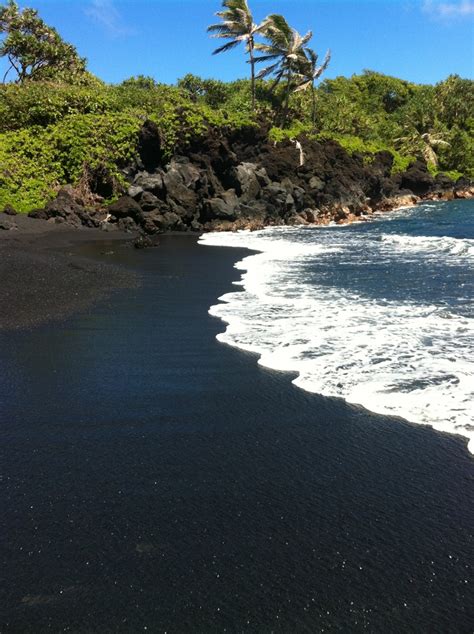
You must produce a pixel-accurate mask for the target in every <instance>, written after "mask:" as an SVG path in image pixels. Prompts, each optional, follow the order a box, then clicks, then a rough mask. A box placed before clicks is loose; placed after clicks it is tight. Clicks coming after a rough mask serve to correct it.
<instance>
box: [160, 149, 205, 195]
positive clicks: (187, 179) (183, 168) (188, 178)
mask: <svg viewBox="0 0 474 634" xmlns="http://www.w3.org/2000/svg"><path fill="white" fill-rule="evenodd" d="M166 170H167V172H175V173H177V174H179V179H180V182H181V183H182V184H183V185H185V186H186V187H188V188H190V189H195V188H196V185H197V183H198V182H199V179H200V176H201V173H200V171H199V169H198V168H197V167H196V166H195V165H193V164H192V163H191V161H190V160H189V158H187V157H186V156H176V157H174V158H173V159H172V160H171V162H170V163H169V165H167V167H166Z"/></svg>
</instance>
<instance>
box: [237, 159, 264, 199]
mask: <svg viewBox="0 0 474 634" xmlns="http://www.w3.org/2000/svg"><path fill="white" fill-rule="evenodd" d="M257 173H259V175H260V180H262V179H263V182H265V180H266V179H264V175H266V171H265V170H263V171H262V170H261V169H259V168H258V166H257V165H255V163H241V164H240V165H237V167H236V168H235V172H234V177H235V183H236V187H235V189H236V190H237V195H238V196H239V197H240V198H241V200H242V202H243V203H247V202H249V201H250V200H255V199H256V198H258V196H259V194H260V190H261V189H262V188H261V186H260V182H259V177H258V176H257ZM267 179H268V176H267ZM268 180H269V179H268Z"/></svg>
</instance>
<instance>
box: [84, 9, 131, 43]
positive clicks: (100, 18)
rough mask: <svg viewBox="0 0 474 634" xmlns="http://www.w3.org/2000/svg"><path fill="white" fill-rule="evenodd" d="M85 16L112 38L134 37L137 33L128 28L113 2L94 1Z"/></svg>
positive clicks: (86, 10) (85, 10)
mask: <svg viewBox="0 0 474 634" xmlns="http://www.w3.org/2000/svg"><path fill="white" fill-rule="evenodd" d="M84 12H85V14H86V15H87V16H88V17H90V18H92V20H94V22H96V23H97V24H100V25H101V26H102V27H103V28H104V29H105V30H106V31H107V32H108V34H109V35H111V36H112V37H120V36H122V35H133V34H134V33H135V31H134V30H133V29H131V28H130V27H128V26H126V25H125V24H124V22H123V18H122V16H121V15H120V12H119V11H118V9H117V7H116V6H115V5H114V3H113V0H92V2H91V3H90V5H89V6H88V7H86V8H85V9H84Z"/></svg>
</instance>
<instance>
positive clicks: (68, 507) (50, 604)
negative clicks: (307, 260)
mask: <svg viewBox="0 0 474 634" xmlns="http://www.w3.org/2000/svg"><path fill="white" fill-rule="evenodd" d="M95 248H96V249H97V251H98V252H99V253H100V251H101V250H102V247H101V246H96V247H95ZM241 256H242V252H239V251H237V250H230V249H229V250H226V249H217V248H207V247H200V246H197V245H196V244H195V243H194V241H193V240H192V239H189V238H163V239H162V243H161V246H160V247H159V248H158V249H152V250H146V251H143V252H138V253H137V252H134V251H133V250H128V251H127V250H124V251H120V253H119V254H118V255H117V256H116V260H115V262H117V263H121V264H125V265H128V266H132V267H137V268H138V269H139V270H140V272H141V275H142V284H141V286H140V287H137V288H130V289H127V290H123V291H120V292H119V293H114V294H112V295H111V296H110V297H109V298H108V300H107V302H99V303H97V304H96V305H95V307H94V308H93V309H91V308H89V309H88V310H87V311H84V312H82V313H78V314H76V315H75V316H73V317H70V318H69V319H68V320H65V321H62V322H56V323H55V324H54V325H44V326H40V327H38V328H36V329H33V330H31V331H29V332H25V331H16V332H8V333H4V334H0V349H1V357H2V358H1V363H2V372H1V373H0V394H1V395H2V397H1V409H0V419H1V432H0V433H1V436H2V437H1V442H0V464H1V477H2V479H1V487H0V508H1V509H2V513H1V515H0V533H1V535H2V540H1V548H2V551H1V557H0V561H1V579H0V593H1V594H0V605H1V608H0V624H1V625H0V631H2V632H34V633H36V632H38V633H41V632H46V631H48V632H49V631H54V632H59V631H70V632H81V633H83V632H100V633H103V632H141V631H146V630H147V631H151V632H225V631H227V632H272V631H274V632H327V631H331V632H336V631H339V632H377V633H380V632H384V633H385V632H397V633H398V632H417V633H420V632H426V633H432V632H456V633H459V632H466V633H467V632H471V631H472V625H473V622H474V621H473V617H474V615H473V606H474V594H473V587H472V584H473V578H472V568H471V565H472V556H473V543H472V532H473V526H474V505H473V501H474V500H473V486H472V485H473V480H474V477H473V476H474V462H473V460H472V456H470V455H469V454H468V452H467V450H466V447H465V443H464V442H463V440H462V439H460V438H457V437H454V436H448V435H443V434H439V433H436V432H434V431H433V430H431V429H429V428H423V427H419V426H413V425H409V424H407V423H404V422H402V421H399V420H396V419H389V418H384V417H381V416H375V415H371V414H369V413H368V412H366V411H364V410H361V409H358V408H356V407H349V406H346V405H345V404H344V403H342V402H339V401H336V400H331V399H324V398H320V397H317V396H313V395H309V394H306V393H304V392H302V391H300V390H298V389H297V388H295V387H294V386H292V385H291V384H290V377H289V376H288V375H286V374H280V373H275V372H271V371H267V370H264V369H262V368H260V367H259V366H258V365H257V363H256V359H255V357H253V356H252V355H248V354H244V353H242V352H240V351H237V350H233V349H231V348H229V347H226V346H223V345H221V344H219V343H218V342H217V341H216V340H215V335H216V333H217V332H219V331H221V330H222V329H223V327H224V326H223V324H222V323H221V322H219V321H217V320H215V319H212V318H211V317H209V316H208V314H207V310H208V308H209V306H210V305H211V304H213V303H215V301H216V298H217V297H218V296H219V295H220V294H222V293H224V292H226V291H228V290H230V284H231V280H232V279H236V278H237V277H238V273H237V272H236V271H233V270H232V264H233V262H235V261H236V260H237V259H238V258H239V257H241ZM111 257H113V256H111Z"/></svg>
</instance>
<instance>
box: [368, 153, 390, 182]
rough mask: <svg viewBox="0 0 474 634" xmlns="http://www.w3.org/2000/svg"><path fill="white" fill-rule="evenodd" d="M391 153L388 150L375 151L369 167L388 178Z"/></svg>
mask: <svg viewBox="0 0 474 634" xmlns="http://www.w3.org/2000/svg"><path fill="white" fill-rule="evenodd" d="M392 167H393V154H392V153H391V152H389V151H388V150H381V151H380V152H376V153H375V154H374V156H373V160H372V163H371V168H372V169H373V170H374V171H375V172H376V173H377V174H378V175H379V176H382V177H384V178H389V177H390V174H391V173H392Z"/></svg>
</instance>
